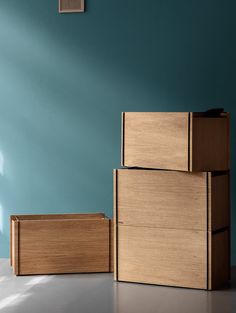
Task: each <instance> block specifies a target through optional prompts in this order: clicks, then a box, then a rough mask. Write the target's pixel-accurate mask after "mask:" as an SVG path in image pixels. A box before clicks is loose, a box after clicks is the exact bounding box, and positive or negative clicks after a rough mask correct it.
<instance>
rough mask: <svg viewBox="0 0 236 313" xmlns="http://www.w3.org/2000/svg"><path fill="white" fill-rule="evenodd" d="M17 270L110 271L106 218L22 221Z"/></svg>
mask: <svg viewBox="0 0 236 313" xmlns="http://www.w3.org/2000/svg"><path fill="white" fill-rule="evenodd" d="M19 266H20V274H22V275H24V274H52V273H78V272H109V220H100V221H96V220H83V221H82V220H74V221H71V220H61V221H53V220H48V221H21V222H20V242H19Z"/></svg>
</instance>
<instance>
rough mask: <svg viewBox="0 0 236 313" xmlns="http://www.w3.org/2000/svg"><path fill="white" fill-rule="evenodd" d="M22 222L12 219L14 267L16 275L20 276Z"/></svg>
mask: <svg viewBox="0 0 236 313" xmlns="http://www.w3.org/2000/svg"><path fill="white" fill-rule="evenodd" d="M19 224H20V222H19V221H18V220H15V219H12V246H11V255H12V267H13V272H14V274H15V275H19V274H20V270H19V267H20V264H19V231H20V227H19Z"/></svg>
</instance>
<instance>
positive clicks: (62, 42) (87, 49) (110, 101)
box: [0, 0, 236, 263]
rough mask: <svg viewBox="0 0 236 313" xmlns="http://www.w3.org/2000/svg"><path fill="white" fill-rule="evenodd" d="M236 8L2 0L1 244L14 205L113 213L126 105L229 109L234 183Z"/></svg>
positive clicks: (1, 251) (4, 249)
mask: <svg viewBox="0 0 236 313" xmlns="http://www.w3.org/2000/svg"><path fill="white" fill-rule="evenodd" d="M235 12H236V1H229V0H222V1H219V0H210V1H207V0H198V1H196V0H194V1H193V0H186V1H184V0H178V1H176V0H149V1H143V0H126V1H115V0H99V1H98V0H87V12H86V13H85V14H64V15H60V14H58V12H57V0H40V1H36V0H20V1H19V0H5V1H4V0H0V256H2V257H7V256H8V251H9V249H8V246H9V234H8V233H9V229H8V228H9V224H8V218H9V215H10V214H16V213H56V212H84V211H87V212H92V211H105V213H107V214H108V215H109V216H111V215H112V169H113V168H115V167H118V166H119V162H120V150H119V149H120V113H121V111H201V110H205V109H207V108H209V107H215V106H216V107H217V106H220V107H221V106H223V107H225V109H226V110H227V111H231V113H232V183H233V188H234V190H235V187H236V185H235V174H236V169H235V167H236V162H235V159H236V153H235V136H234V134H235V122H236V121H235V119H236V108H235V104H236V103H235V83H236V79H235V70H236V63H235V56H236V42H235V32H236V19H235ZM232 196H233V203H232V208H233V213H232V215H233V231H234V234H236V226H235V225H236V212H235V211H236V210H235V205H236V198H235V193H234V192H232ZM232 255H233V260H234V263H236V241H235V240H233V254H232Z"/></svg>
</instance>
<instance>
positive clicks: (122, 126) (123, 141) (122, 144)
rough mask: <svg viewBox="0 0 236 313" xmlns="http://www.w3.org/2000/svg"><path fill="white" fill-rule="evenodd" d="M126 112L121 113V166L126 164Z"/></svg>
mask: <svg viewBox="0 0 236 313" xmlns="http://www.w3.org/2000/svg"><path fill="white" fill-rule="evenodd" d="M124 136H125V112H122V113H121V166H124V164H125V138H124Z"/></svg>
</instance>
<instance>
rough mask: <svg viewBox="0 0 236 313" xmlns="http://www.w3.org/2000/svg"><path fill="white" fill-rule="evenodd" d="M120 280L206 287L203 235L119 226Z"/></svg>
mask: <svg viewBox="0 0 236 313" xmlns="http://www.w3.org/2000/svg"><path fill="white" fill-rule="evenodd" d="M118 236H119V248H118V251H119V263H118V267H119V270H118V273H119V274H118V279H119V280H120V281H130V282H140V283H150V284H158V285H169V286H178V287H189V288H200V289H206V288H207V266H206V265H207V244H206V243H207V241H206V232H204V231H192V230H176V229H168V230H167V229H161V228H150V227H134V226H123V225H119V235H118Z"/></svg>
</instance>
